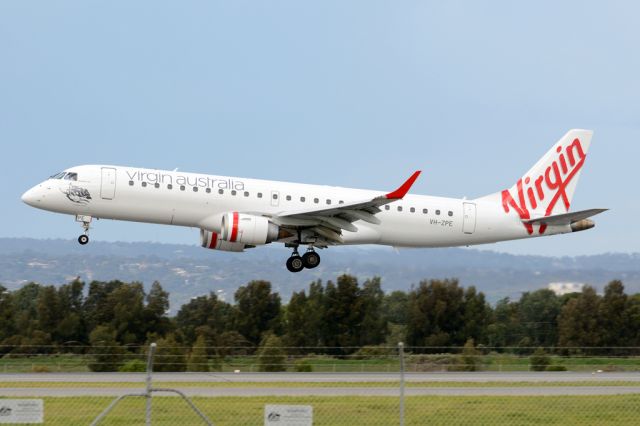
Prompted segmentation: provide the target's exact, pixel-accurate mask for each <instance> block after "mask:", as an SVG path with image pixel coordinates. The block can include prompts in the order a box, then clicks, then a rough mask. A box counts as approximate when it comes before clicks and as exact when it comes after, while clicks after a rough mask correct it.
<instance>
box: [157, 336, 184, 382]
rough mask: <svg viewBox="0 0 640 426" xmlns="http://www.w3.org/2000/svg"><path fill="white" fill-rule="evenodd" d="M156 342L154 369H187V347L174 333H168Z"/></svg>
mask: <svg viewBox="0 0 640 426" xmlns="http://www.w3.org/2000/svg"><path fill="white" fill-rule="evenodd" d="M156 343H157V348H156V355H155V357H154V361H153V371H164V372H179V371H186V369H187V362H186V361H187V359H186V354H185V348H184V347H183V346H182V345H181V344H180V343H179V342H178V341H177V340H176V336H175V335H174V334H173V333H168V334H167V335H166V337H165V338H163V339H160V340H158V341H157V342H156Z"/></svg>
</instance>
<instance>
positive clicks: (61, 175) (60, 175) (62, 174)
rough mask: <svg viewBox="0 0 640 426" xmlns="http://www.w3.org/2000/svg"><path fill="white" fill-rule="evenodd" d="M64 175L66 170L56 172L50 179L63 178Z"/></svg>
mask: <svg viewBox="0 0 640 426" xmlns="http://www.w3.org/2000/svg"><path fill="white" fill-rule="evenodd" d="M64 175H65V172H60V173H56V174H55V175H52V176H50V177H49V179H62V177H63V176H64Z"/></svg>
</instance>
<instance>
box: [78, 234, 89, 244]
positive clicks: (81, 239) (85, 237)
mask: <svg viewBox="0 0 640 426" xmlns="http://www.w3.org/2000/svg"><path fill="white" fill-rule="evenodd" d="M78 242H79V243H80V244H81V245H85V244H87V243H88V242H89V236H88V235H80V236H79V237H78Z"/></svg>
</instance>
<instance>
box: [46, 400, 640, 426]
mask: <svg viewBox="0 0 640 426" xmlns="http://www.w3.org/2000/svg"><path fill="white" fill-rule="evenodd" d="M111 400H112V399H111V398H102V397H77V398H76V397H74V398H66V397H65V398H44V406H45V424H47V425H86V424H89V423H90V422H91V420H92V419H93V418H95V417H96V416H97V415H98V414H99V413H100V412H101V411H102V410H103V409H104V408H105V407H106V406H107V405H108V404H109V403H110V402H111ZM193 401H194V403H195V404H196V406H197V407H199V408H200V409H201V410H202V411H203V412H204V413H205V414H206V415H207V416H208V417H209V418H210V419H211V421H213V423H214V424H215V425H216V426H246V425H262V424H263V416H264V405H265V404H301V405H311V406H313V412H314V425H316V426H322V425H332V426H353V425H397V424H398V423H399V422H398V400H397V399H396V398H389V397H247V398H241V397H223V398H193ZM639 408H640V396H629V395H625V396H561V397H559V396H553V397H516V396H513V397H491V396H487V397H457V396H454V397H452V396H446V397H435V396H429V397H408V398H406V410H405V420H406V425H427V424H428V425H468V424H474V425H496V424H498V425H499V424H505V425H541V424H545V425H620V424H637V423H638V420H639V418H640V411H639ZM101 424H104V425H138V424H140V425H142V424H144V399H143V398H136V399H129V400H125V401H123V402H122V403H121V404H120V405H119V406H118V407H117V408H116V409H115V410H114V411H113V412H112V413H111V415H110V416H109V417H108V418H107V419H105V421H104V422H103V423H101ZM153 424H154V425H175V424H184V425H190V424H200V423H199V419H198V418H197V417H196V415H195V414H194V413H193V412H191V411H190V410H189V409H188V407H187V405H186V404H185V403H184V402H183V401H182V400H180V399H178V398H175V397H158V398H154V400H153Z"/></svg>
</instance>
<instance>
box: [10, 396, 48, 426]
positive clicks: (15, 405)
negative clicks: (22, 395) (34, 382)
mask: <svg viewBox="0 0 640 426" xmlns="http://www.w3.org/2000/svg"><path fill="white" fill-rule="evenodd" d="M42 422H44V402H43V401H42V400H41V399H0V423H42Z"/></svg>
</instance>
